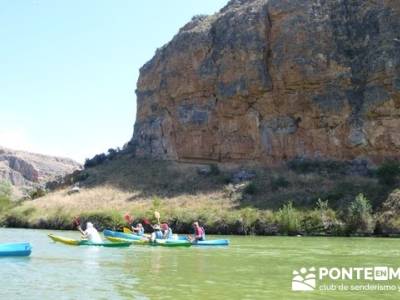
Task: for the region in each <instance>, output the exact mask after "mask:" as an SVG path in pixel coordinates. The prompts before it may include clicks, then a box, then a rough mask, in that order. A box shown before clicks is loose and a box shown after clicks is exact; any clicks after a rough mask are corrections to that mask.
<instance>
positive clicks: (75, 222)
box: [72, 217, 85, 238]
mask: <svg viewBox="0 0 400 300" xmlns="http://www.w3.org/2000/svg"><path fill="white" fill-rule="evenodd" d="M72 224H73V225H74V226H75V227H76V229H78V230H79V232H80V233H81V234H82V236H83V237H84V236H85V232H84V231H83V230H82V227H81V220H80V218H79V217H74V218H73V219H72ZM83 237H82V238H83Z"/></svg>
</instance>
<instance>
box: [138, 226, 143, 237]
mask: <svg viewBox="0 0 400 300" xmlns="http://www.w3.org/2000/svg"><path fill="white" fill-rule="evenodd" d="M137 235H140V236H142V235H144V228H142V229H140V230H139V231H138V233H137Z"/></svg>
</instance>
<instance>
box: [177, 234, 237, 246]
mask: <svg viewBox="0 0 400 300" xmlns="http://www.w3.org/2000/svg"><path fill="white" fill-rule="evenodd" d="M179 240H186V241H187V238H186V237H185V236H180V237H179ZM228 245H229V240H225V239H219V240H204V241H197V242H194V243H193V246H228Z"/></svg>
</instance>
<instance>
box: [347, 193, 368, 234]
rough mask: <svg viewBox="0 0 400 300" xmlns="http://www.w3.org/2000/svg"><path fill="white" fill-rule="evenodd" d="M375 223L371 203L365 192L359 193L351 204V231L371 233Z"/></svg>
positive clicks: (348, 222) (348, 224) (349, 214)
mask: <svg viewBox="0 0 400 300" xmlns="http://www.w3.org/2000/svg"><path fill="white" fill-rule="evenodd" d="M373 223H374V219H373V217H372V207H371V204H370V203H369V201H368V199H367V198H366V197H365V196H364V195H363V194H358V195H357V196H356V198H355V199H354V201H353V202H352V203H351V204H350V206H349V211H348V219H347V227H348V231H349V233H352V232H361V233H371V232H372V230H373V225H374V224H373Z"/></svg>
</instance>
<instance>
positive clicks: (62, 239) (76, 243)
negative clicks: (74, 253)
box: [49, 234, 132, 247]
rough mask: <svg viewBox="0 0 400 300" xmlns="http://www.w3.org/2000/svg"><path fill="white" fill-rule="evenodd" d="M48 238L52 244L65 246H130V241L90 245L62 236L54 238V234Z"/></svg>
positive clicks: (85, 241) (88, 242) (90, 243)
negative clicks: (57, 243)
mask: <svg viewBox="0 0 400 300" xmlns="http://www.w3.org/2000/svg"><path fill="white" fill-rule="evenodd" d="M49 238H51V239H52V240H53V241H54V242H60V243H63V244H65V245H71V246H98V247H129V246H130V245H132V242H131V241H119V242H117V243H109V242H104V243H92V242H90V241H88V240H74V239H70V238H66V237H62V236H56V235H54V234H49Z"/></svg>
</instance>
